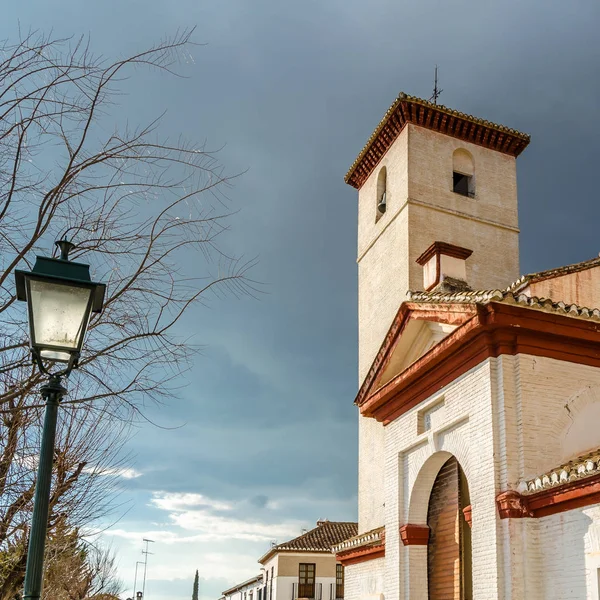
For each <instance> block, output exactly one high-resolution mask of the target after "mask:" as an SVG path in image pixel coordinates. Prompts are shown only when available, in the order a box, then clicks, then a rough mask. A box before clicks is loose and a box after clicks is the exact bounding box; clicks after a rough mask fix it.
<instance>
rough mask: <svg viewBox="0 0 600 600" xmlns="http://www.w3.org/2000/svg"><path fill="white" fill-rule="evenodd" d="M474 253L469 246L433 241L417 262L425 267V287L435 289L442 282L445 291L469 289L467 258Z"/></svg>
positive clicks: (428, 289)
mask: <svg viewBox="0 0 600 600" xmlns="http://www.w3.org/2000/svg"><path fill="white" fill-rule="evenodd" d="M471 254H473V251H472V250H469V249H468V248H461V247H460V246H454V245H453V244H447V243H446V242H433V244H431V246H429V248H427V250H425V252H423V254H421V256H419V258H417V263H419V264H420V265H421V266H422V267H423V288H424V289H425V291H430V290H433V289H434V288H437V287H438V286H440V284H442V285H443V286H444V288H446V287H447V288H448V289H447V290H446V289H445V290H444V291H459V290H468V289H469V286H468V284H467V265H466V262H465V261H466V260H467V258H469V256H471Z"/></svg>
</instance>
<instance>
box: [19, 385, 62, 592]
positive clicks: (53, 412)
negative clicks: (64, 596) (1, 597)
mask: <svg viewBox="0 0 600 600" xmlns="http://www.w3.org/2000/svg"><path fill="white" fill-rule="evenodd" d="M66 391H67V390H65V388H64V387H63V386H62V385H61V376H60V375H52V376H50V379H49V381H48V383H46V385H44V386H42V388H41V390H40V392H41V394H42V397H43V398H44V400H46V414H45V416H44V429H43V432H42V447H41V449H40V461H39V464H38V472H37V481H36V484H35V498H34V501H33V517H32V522H31V531H30V534H29V547H28V549H27V568H26V570H25V591H24V594H23V599H24V600H34V599H35V600H38V599H39V598H40V597H41V596H42V581H43V574H44V549H45V547H46V531H47V529H48V512H49V508H50V485H51V483H52V461H53V457H54V439H55V437H56V420H57V415H58V404H59V402H60V401H61V400H62V398H63V396H64V395H65V393H66Z"/></svg>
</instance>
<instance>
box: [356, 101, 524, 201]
mask: <svg viewBox="0 0 600 600" xmlns="http://www.w3.org/2000/svg"><path fill="white" fill-rule="evenodd" d="M407 123H413V124H414V125H419V126H421V127H426V128H427V129H431V130H433V131H438V132H440V133H444V134H447V135H451V136H453V137H456V138H459V139H463V140H465V141H468V142H471V143H472V144H477V145H479V146H483V147H485V148H490V149H492V150H497V151H498V152H503V153H505V154H509V155H511V156H515V157H516V156H518V155H519V154H521V152H523V150H524V149H525V148H526V147H527V145H528V144H529V141H530V136H529V135H527V134H524V133H521V132H520V131H517V130H516V129H511V128H510V127H505V126H504V125H498V124H496V123H492V122H490V121H486V120H485V119H479V118H477V117H474V116H472V115H467V114H464V113H461V112H459V111H457V110H453V109H451V108H447V107H446V106H442V105H438V104H433V103H431V102H428V101H427V100H423V99H421V98H416V97H414V96H409V95H407V94H405V93H403V92H401V93H400V95H399V96H398V98H396V100H395V102H394V103H393V104H392V106H390V108H389V109H388V110H387V112H386V113H385V115H384V117H383V119H382V120H381V121H380V122H379V125H378V126H377V127H376V128H375V131H374V132H373V133H372V135H371V137H370V138H369V140H368V141H367V143H366V145H365V146H364V148H363V149H362V150H361V152H360V154H359V155H358V157H357V158H356V160H355V161H354V163H353V164H352V166H351V167H350V169H349V170H348V173H347V174H346V177H345V178H344V181H345V182H346V183H348V184H349V185H351V186H352V187H354V188H356V189H360V187H361V186H362V185H363V183H364V182H365V181H366V179H367V178H368V177H369V175H370V174H371V173H372V171H373V169H374V168H375V167H376V166H377V164H378V163H379V161H380V160H381V158H382V157H383V155H384V154H385V153H386V152H387V150H388V149H389V147H390V146H391V145H392V143H393V142H394V141H395V140H396V138H397V137H398V136H399V135H400V132H401V131H402V130H403V129H404V127H405V125H406V124H407Z"/></svg>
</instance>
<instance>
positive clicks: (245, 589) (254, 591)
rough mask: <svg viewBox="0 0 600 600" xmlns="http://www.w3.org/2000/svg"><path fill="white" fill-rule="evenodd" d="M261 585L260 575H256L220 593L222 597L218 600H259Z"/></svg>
mask: <svg viewBox="0 0 600 600" xmlns="http://www.w3.org/2000/svg"><path fill="white" fill-rule="evenodd" d="M261 584H262V575H256V576H255V577H252V578H251V579H248V580H246V581H243V582H242V583H238V584H236V585H234V586H233V587H230V588H229V589H228V590H225V591H224V592H222V594H223V595H222V596H221V598H219V600H259V590H260V588H261V587H262V585H261Z"/></svg>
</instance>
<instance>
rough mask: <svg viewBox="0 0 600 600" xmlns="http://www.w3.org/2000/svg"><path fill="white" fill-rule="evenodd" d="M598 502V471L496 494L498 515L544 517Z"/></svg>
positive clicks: (599, 483)
mask: <svg viewBox="0 0 600 600" xmlns="http://www.w3.org/2000/svg"><path fill="white" fill-rule="evenodd" d="M598 503H600V475H593V476H591V477H586V478H584V479H579V480H577V481H572V482H571V483H566V484H564V485H561V486H557V487H555V488H550V489H547V490H541V491H539V492H536V493H535V494H528V495H526V496H525V495H522V494H519V493H518V492H516V491H514V490H508V491H506V492H502V493H501V494H498V496H497V497H496V505H497V506H498V513H499V514H500V518H501V519H520V518H523V517H533V518H539V517H547V516H549V515H555V514H558V513H561V512H565V511H567V510H573V509H575V508H582V507H584V506H590V505H592V504H598Z"/></svg>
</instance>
